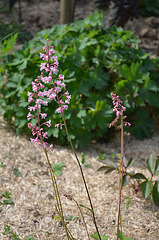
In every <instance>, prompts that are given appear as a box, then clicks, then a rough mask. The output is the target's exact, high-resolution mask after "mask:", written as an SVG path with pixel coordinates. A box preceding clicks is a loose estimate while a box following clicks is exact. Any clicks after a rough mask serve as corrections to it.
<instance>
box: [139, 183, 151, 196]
mask: <svg viewBox="0 0 159 240" xmlns="http://www.w3.org/2000/svg"><path fill="white" fill-rule="evenodd" d="M141 190H142V193H143V196H144V198H145V199H146V200H147V199H148V198H149V196H150V194H151V192H152V182H151V181H148V180H147V181H144V182H142V183H141Z"/></svg>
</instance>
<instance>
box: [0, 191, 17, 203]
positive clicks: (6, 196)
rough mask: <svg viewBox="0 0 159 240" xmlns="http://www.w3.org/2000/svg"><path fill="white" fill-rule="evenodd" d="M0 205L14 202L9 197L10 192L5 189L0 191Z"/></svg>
mask: <svg viewBox="0 0 159 240" xmlns="http://www.w3.org/2000/svg"><path fill="white" fill-rule="evenodd" d="M0 200H1V201H0V205H7V204H11V205H12V204H14V203H13V200H12V199H11V192H8V191H6V192H5V193H1V192H0Z"/></svg>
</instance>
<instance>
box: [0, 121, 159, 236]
mask: <svg viewBox="0 0 159 240" xmlns="http://www.w3.org/2000/svg"><path fill="white" fill-rule="evenodd" d="M0 133H1V140H0V142H1V144H0V156H1V162H3V163H4V164H5V165H6V166H5V167H1V168H0V191H1V192H5V191H9V192H11V193H12V195H11V197H12V199H13V201H14V205H3V206H2V211H1V212H0V216H1V217H0V239H2V240H5V239H8V237H6V236H3V235H2V233H3V232H4V227H5V226H6V225H10V226H11V229H12V230H13V232H16V233H18V234H20V238H21V239H25V237H26V236H28V235H30V236H32V237H34V238H35V239H36V240H45V239H47V240H51V239H54V240H65V239H66V236H65V232H64V228H63V226H62V224H61V221H60V220H56V221H55V220H54V216H56V215H57V212H56V208H55V198H54V194H53V189H52V185H51V180H50V177H49V170H48V166H47V162H46V159H45V156H44V154H43V152H42V151H41V150H39V149H37V148H36V146H34V145H33V144H32V143H31V142H30V141H29V140H28V139H27V138H26V137H25V136H19V137H17V139H16V138H15V133H14V131H13V130H12V129H10V128H8V126H7V125H6V123H5V122H4V121H3V120H2V121H1V124H0ZM158 141H159V134H155V135H154V136H153V138H152V139H148V140H144V141H138V140H135V139H134V138H132V137H131V136H126V140H125V143H126V144H125V152H126V157H128V158H129V157H135V158H136V159H137V161H136V165H135V166H136V169H135V170H140V171H141V172H145V169H144V168H143V167H142V163H143V162H144V159H145V158H147V157H148V156H149V155H150V154H151V153H153V154H154V156H155V157H156V156H157V155H159V147H158ZM15 145H16V147H15ZM96 148H100V149H101V150H102V151H105V152H107V153H113V152H114V153H118V152H120V140H119V138H118V137H116V138H115V139H113V140H112V141H111V142H109V143H108V144H98V143H95V144H92V146H91V147H90V148H89V149H88V150H87V151H85V152H84V153H85V155H86V161H87V163H90V164H91V165H92V168H84V174H85V177H86V180H87V183H88V187H89V189H90V192H91V196H92V201H93V204H94V208H95V212H96V218H97V223H98V226H99V229H100V232H101V234H103V235H104V234H108V235H109V236H110V239H111V240H114V239H116V237H115V236H116V235H115V233H116V223H117V208H118V175H117V174H110V175H107V176H106V175H104V174H103V173H101V172H97V169H98V168H99V167H100V166H101V163H99V162H97V158H98V152H97V151H96ZM49 155H50V161H51V163H53V162H56V163H59V162H61V161H63V162H65V164H66V167H65V168H64V170H63V175H62V176H61V177H57V182H58V186H59V189H60V195H61V199H62V202H63V208H64V212H65V218H68V217H70V216H77V217H78V218H77V219H76V220H74V221H67V226H68V228H69V229H70V231H71V232H72V234H73V236H74V237H76V238H77V239H78V240H85V239H87V236H86V233H85V230H84V227H83V223H82V220H81V216H80V213H79V211H78V209H77V207H76V206H75V204H74V203H73V202H71V201H69V200H67V199H66V198H65V197H63V194H65V193H67V194H71V195H72V197H73V198H74V199H75V200H76V201H78V202H79V203H82V204H84V205H86V206H89V203H88V200H87V197H86V193H85V190H84V186H83V183H82V180H81V176H80V173H79V169H78V166H77V164H76V162H75V160H74V157H73V155H72V152H71V150H70V149H69V148H65V147H62V146H55V148H54V151H53V153H51V152H50V154H49ZM78 155H79V157H80V156H81V153H80V152H78ZM14 168H18V169H19V171H20V172H21V174H22V177H17V176H15V175H14V174H13V169H14ZM125 196H129V197H130V198H131V206H130V208H128V209H127V208H126V206H125V200H124V197H125ZM82 210H83V212H84V216H85V220H86V223H87V224H88V230H89V233H90V234H92V233H94V232H95V229H94V225H93V223H92V218H91V215H90V213H89V211H88V210H85V209H82ZM122 220H123V231H124V234H125V235H127V236H128V237H131V238H132V239H133V240H139V239H142V240H150V239H151V240H157V239H158V236H159V228H158V224H159V208H158V207H156V206H155V205H154V203H153V202H152V201H149V202H146V201H145V200H144V199H143V197H142V194H141V193H138V194H134V193H133V189H132V188H131V187H130V185H129V186H128V187H126V188H124V191H123V203H122Z"/></svg>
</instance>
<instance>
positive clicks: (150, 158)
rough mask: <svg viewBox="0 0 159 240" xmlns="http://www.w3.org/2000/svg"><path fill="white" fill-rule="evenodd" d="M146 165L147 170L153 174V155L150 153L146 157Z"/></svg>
mask: <svg viewBox="0 0 159 240" xmlns="http://www.w3.org/2000/svg"><path fill="white" fill-rule="evenodd" d="M146 163H147V167H148V169H149V171H150V172H151V173H152V174H153V171H154V157H153V155H152V154H151V155H150V157H149V158H148V159H147V162H146Z"/></svg>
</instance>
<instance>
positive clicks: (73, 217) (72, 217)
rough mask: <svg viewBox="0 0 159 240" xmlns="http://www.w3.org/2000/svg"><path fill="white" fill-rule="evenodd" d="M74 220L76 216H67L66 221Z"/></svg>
mask: <svg viewBox="0 0 159 240" xmlns="http://www.w3.org/2000/svg"><path fill="white" fill-rule="evenodd" d="M76 219H78V217H76V216H69V217H68V218H67V220H68V221H74V220H76Z"/></svg>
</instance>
